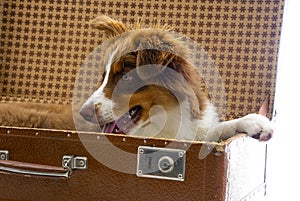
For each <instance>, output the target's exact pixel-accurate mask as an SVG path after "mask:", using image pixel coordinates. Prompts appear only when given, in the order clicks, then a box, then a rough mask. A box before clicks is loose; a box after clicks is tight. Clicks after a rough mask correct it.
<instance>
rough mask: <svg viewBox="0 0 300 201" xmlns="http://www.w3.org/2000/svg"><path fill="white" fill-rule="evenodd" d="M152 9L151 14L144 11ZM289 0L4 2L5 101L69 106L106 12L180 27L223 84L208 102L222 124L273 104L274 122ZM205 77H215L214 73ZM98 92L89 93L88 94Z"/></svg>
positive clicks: (1, 81) (0, 11)
mask: <svg viewBox="0 0 300 201" xmlns="http://www.w3.org/2000/svg"><path fill="white" fill-rule="evenodd" d="M144 8H146V10H144ZM282 13H283V0H276V1H265V0H263V1H243V2H236V3H232V2H225V1H208V0H205V1H201V2H199V1H183V2H180V3H179V2H172V3H167V2H166V3H164V2H160V1H149V2H147V3H145V4H144V3H143V2H142V1H134V2H123V1H119V2H118V1H86V2H81V3H78V2H69V1H66V2H52V1H50V2H49V1H39V2H35V1H34V2H32V1H25V2H18V1H4V2H2V3H1V4H0V20H1V32H0V35H1V37H0V43H1V46H0V55H1V73H0V94H1V101H22V102H24V101H28V102H44V103H60V104H70V103H71V102H72V95H73V92H72V90H73V88H74V82H75V81H76V79H77V74H76V73H77V72H79V69H80V67H81V65H82V64H83V61H84V60H85V59H86V58H87V56H88V55H89V53H90V52H92V51H93V50H94V49H95V48H96V47H97V46H98V45H100V44H101V35H100V34H99V33H98V32H97V31H96V30H93V29H92V27H90V26H89V25H88V23H87V22H89V21H90V20H91V19H93V18H94V17H95V16H97V15H99V14H105V15H108V16H111V17H113V18H116V19H120V20H122V21H124V22H125V23H134V22H136V21H138V20H139V19H142V24H145V26H151V25H153V24H156V23H157V22H158V20H157V19H159V21H160V22H162V23H166V24H168V25H171V26H172V27H174V29H175V31H177V32H179V33H182V34H185V35H186V36H187V37H190V38H191V39H192V40H193V41H195V42H197V43H198V44H199V45H200V46H201V47H202V48H203V49H204V50H205V51H206V52H207V54H208V55H209V56H210V57H211V59H212V62H213V63H214V64H215V68H216V69H217V70H218V72H219V75H220V76H221V81H222V84H221V85H222V86H223V87H224V89H225V93H226V94H225V95H226V98H225V103H224V100H223V99H222V98H220V97H219V96H220V84H215V82H218V81H220V80H218V79H217V80H214V78H211V79H210V82H211V83H208V85H209V87H210V97H211V99H212V101H213V103H214V104H215V105H216V106H217V107H219V108H221V109H224V108H222V107H224V104H225V106H226V107H225V111H224V113H221V118H222V119H233V118H237V117H241V116H244V115H246V114H248V113H253V112H256V111H257V110H258V108H259V106H260V105H261V103H262V102H263V101H264V100H265V99H266V98H267V97H269V98H270V104H269V109H268V111H269V113H268V114H267V115H268V117H271V116H272V112H273V102H274V91H275V80H276V67H277V56H278V46H279V37H280V30H281V19H282ZM203 73H206V74H205V75H208V76H209V73H210V72H209V71H208V72H203ZM91 90H92V89H86V92H87V93H88V95H90V93H91Z"/></svg>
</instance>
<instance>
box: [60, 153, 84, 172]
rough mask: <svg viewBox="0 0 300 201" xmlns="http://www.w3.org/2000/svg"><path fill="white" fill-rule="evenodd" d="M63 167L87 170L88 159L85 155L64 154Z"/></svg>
mask: <svg viewBox="0 0 300 201" xmlns="http://www.w3.org/2000/svg"><path fill="white" fill-rule="evenodd" d="M62 167H63V168H70V169H72V170H85V169H87V167H88V160H87V157H85V156H69V155H66V156H63V159H62Z"/></svg>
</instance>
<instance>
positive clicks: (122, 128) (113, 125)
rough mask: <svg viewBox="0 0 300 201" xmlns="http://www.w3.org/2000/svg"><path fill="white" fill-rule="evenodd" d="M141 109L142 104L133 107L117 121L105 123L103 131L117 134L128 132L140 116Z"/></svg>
mask: <svg viewBox="0 0 300 201" xmlns="http://www.w3.org/2000/svg"><path fill="white" fill-rule="evenodd" d="M141 110H142V109H141V107H140V106H136V107H133V108H132V109H130V110H129V111H128V112H126V114H124V115H123V116H122V117H120V118H119V119H117V120H116V121H113V122H110V123H107V124H105V125H104V126H103V128H102V132H103V133H117V134H126V133H128V132H129V131H130V129H131V128H132V127H133V126H134V124H135V123H136V122H137V121H138V119H139V118H140V115H141Z"/></svg>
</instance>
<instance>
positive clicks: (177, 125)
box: [0, 15, 273, 141]
mask: <svg viewBox="0 0 300 201" xmlns="http://www.w3.org/2000/svg"><path fill="white" fill-rule="evenodd" d="M91 24H92V26H93V27H94V28H96V29H98V30H100V31H102V32H103V35H104V38H105V42H106V43H107V44H109V45H106V46H105V47H106V49H105V54H104V55H103V60H104V66H102V67H101V68H102V71H101V72H102V75H100V76H99V80H100V81H99V83H98V88H97V89H96V90H95V91H94V92H93V93H92V94H91V96H90V97H89V98H88V99H86V100H85V101H84V103H83V104H82V105H81V106H80V107H81V108H80V110H78V114H79V115H78V117H76V118H78V119H80V120H78V121H80V122H84V121H86V122H89V123H87V124H86V125H88V126H87V127H88V128H87V130H93V129H96V127H99V128H101V130H100V132H103V133H116V134H128V135H135V136H147V137H148V136H151V137H159V138H169V139H185V140H206V141H218V140H220V139H227V138H229V137H232V136H234V135H235V134H237V133H246V134H247V135H248V136H251V137H253V138H256V139H258V140H260V141H267V140H269V139H270V138H271V137H272V134H273V129H272V126H271V122H270V121H269V120H268V119H267V118H266V117H265V116H262V115H260V114H248V115H246V116H244V117H241V118H238V119H234V120H230V121H224V122H220V121H219V118H218V114H217V112H216V109H215V107H214V105H213V104H212V103H211V101H210V100H209V98H208V95H207V93H205V92H204V90H203V87H201V86H203V84H204V83H203V78H202V77H201V75H200V74H199V73H198V71H197V69H196V66H194V64H193V61H191V59H190V50H189V47H187V46H186V44H185V43H184V41H183V40H181V39H180V38H178V37H176V36H175V35H174V34H173V32H172V31H171V30H170V28H169V27H168V26H160V27H156V28H142V27H141V26H139V25H125V24H124V23H123V22H121V21H118V20H114V19H111V18H110V17H107V16H103V15H101V16H99V17H97V18H95V19H94V20H92V21H91ZM74 116H76V115H74ZM78 121H77V122H78ZM75 122H76V121H75ZM0 125H6V126H25V127H42V128H56V129H75V127H76V125H75V124H74V119H73V115H72V109H71V106H53V105H41V104H33V103H31V104H27V103H21V104H16V103H3V104H1V106H0ZM96 130H97V129H96Z"/></svg>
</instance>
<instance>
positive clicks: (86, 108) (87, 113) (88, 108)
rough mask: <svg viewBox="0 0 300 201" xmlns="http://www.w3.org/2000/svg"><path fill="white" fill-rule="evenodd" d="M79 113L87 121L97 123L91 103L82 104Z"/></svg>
mask: <svg viewBox="0 0 300 201" xmlns="http://www.w3.org/2000/svg"><path fill="white" fill-rule="evenodd" d="M79 114H80V115H81V116H82V117H83V118H84V119H85V120H87V121H89V122H92V123H98V121H97V116H96V112H95V106H94V104H93V103H89V104H84V105H83V106H82V107H81V109H80V111H79Z"/></svg>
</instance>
